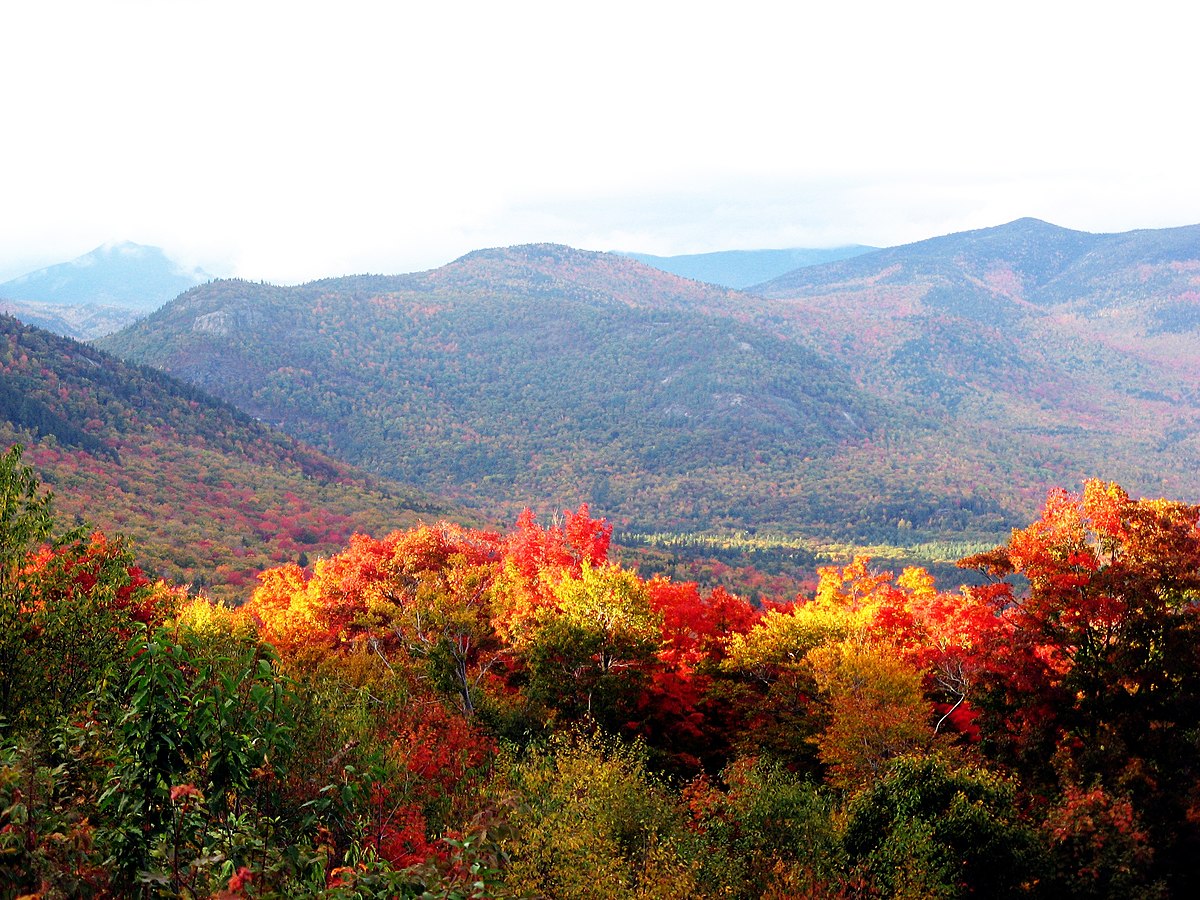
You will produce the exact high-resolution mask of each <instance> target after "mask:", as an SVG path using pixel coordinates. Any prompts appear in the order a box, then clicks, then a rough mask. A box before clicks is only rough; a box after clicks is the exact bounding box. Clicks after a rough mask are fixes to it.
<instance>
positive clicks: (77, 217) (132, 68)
mask: <svg viewBox="0 0 1200 900" xmlns="http://www.w3.org/2000/svg"><path fill="white" fill-rule="evenodd" d="M1189 6H1190V5H1189V4H1183V3H1181V2H1156V0H1150V2H1147V0H1142V2H1140V3H1138V4H1134V3H1130V2H1122V3H1111V4H1110V3H1104V2H1096V0H1092V2H1086V3H1074V2H1056V0H1038V2H1025V0H1009V2H1004V3H967V2H962V0H955V2H920V0H909V2H906V3H900V2H896V0H887V2H875V0H866V2H857V3H856V2H850V0H846V2H839V3H833V2H824V3H820V4H807V3H802V2H801V3H797V2H792V3H785V2H781V0H776V2H770V3H766V2H757V0H738V2H727V3H723V4H719V5H718V4H706V3H703V2H697V0H691V2H681V3H674V2H670V3H666V2H654V0H639V2H625V0H605V2H597V3H569V2H563V0H555V2H546V3H533V2H520V0H504V2H498V0H488V2H469V3H455V2H448V0H442V2H440V3H435V2H420V3H418V2H412V3H405V2H399V0H397V2H378V3H366V2H353V0H338V2H332V0H329V2H322V3H313V4H307V3H303V2H297V0H292V2H286V3H275V2H257V0H236V2H225V0H203V2H191V0H86V2H54V0H37V2H32V0H30V2H22V3H5V4H4V5H3V10H2V11H0V35H2V38H0V41H2V49H0V85H3V88H2V93H0V98H2V105H0V121H2V122H3V132H2V133H0V279H2V278H6V277H12V276H14V275H17V274H21V273H23V272H25V271H28V270H31V269H34V268H38V267H40V266H42V265H46V264H49V263H54V262H60V261H63V260H65V259H69V258H72V257H75V256H78V255H81V254H83V253H86V252H87V251H89V250H91V249H92V248H94V247H95V246H97V245H98V244H101V243H104V242H106V241H113V240H131V241H135V242H138V243H143V244H154V245H158V246H161V247H164V248H165V249H167V250H168V252H170V253H172V254H173V255H175V256H178V257H180V258H182V259H184V260H186V261H188V262H191V263H199V264H201V265H203V266H205V267H206V268H208V269H209V270H210V271H212V272H215V273H217V274H237V275H240V276H243V277H247V278H252V279H265V280H268V281H275V282H296V281H302V280H307V279H311V278H315V277H320V276H328V275H339V274H345V273H354V272H388V273H391V272H407V271H416V270H420V269H427V268H432V267H435V266H438V265H442V264H443V263H446V262H448V261H450V260H451V259H454V258H455V257H457V256H460V255H461V254H463V253H466V252H468V251H470V250H473V249H477V248H479V247H486V246H499V245H507V244H516V243H525V242H530V241H555V242H561V243H567V244H571V245H573V246H577V247H584V248H589V249H597V250H611V249H623V250H640V251H645V252H650V253H659V254H673V253H695V252H705V251H709V250H718V249H736V248H759V247H793V246H800V247H828V246H836V245H840V244H846V243H863V244H874V245H880V246H884V245H892V244H898V243H905V242H908V241H913V240H919V239H922V238H926V237H931V236H934V235H937V234H944V233H947V232H951V231H959V230H963V229H968V228H978V227H985V226H989V225H998V224H1001V223H1003V222H1007V221H1010V220H1012V219H1015V218H1019V217H1021V216H1036V217H1038V218H1042V219H1046V220H1048V221H1051V222H1054V223H1056V224H1058V225H1063V226H1066V227H1070V228H1077V229H1082V230H1087V231H1122V230H1128V229H1133V228H1143V227H1145V228H1157V227H1166V226H1173V225H1186V224H1193V223H1196V222H1200V165H1198V164H1197V162H1196V161H1197V158H1198V151H1197V138H1198V137H1200V119H1198V118H1197V116H1196V88H1197V82H1198V78H1197V70H1196V50H1195V39H1196V35H1197V33H1198V29H1197V26H1198V25H1200V13H1197V12H1192V11H1189Z"/></svg>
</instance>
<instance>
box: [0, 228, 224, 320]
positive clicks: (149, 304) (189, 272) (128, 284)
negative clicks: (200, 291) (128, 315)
mask: <svg viewBox="0 0 1200 900" xmlns="http://www.w3.org/2000/svg"><path fill="white" fill-rule="evenodd" d="M211 280H212V276H211V275H209V274H208V273H207V272H205V271H203V270H202V269H199V268H195V267H188V266H185V265H183V264H182V263H180V262H178V261H177V260H174V259H172V258H171V257H169V256H168V255H167V254H166V253H165V252H164V251H163V250H162V249H161V248H159V247H151V246H147V245H145V244H135V243H134V242H132V241H110V242H108V243H105V244H101V245H100V246H99V247H97V248H95V249H94V250H92V251H91V252H90V253H85V254H84V255H83V256H79V257H77V258H75V259H72V260H68V261H67V262H63V263H59V264H57V265H53V266H47V267H46V268H44V269H38V270H37V271H35V272H29V273H27V274H25V275H21V276H20V277H18V278H14V279H12V280H11V281H7V282H4V283H3V284H0V297H4V298H6V299H9V300H23V301H31V302H35V303H46V304H51V305H56V306H83V305H97V304H98V305H103V306H114V307H122V308H125V309H132V310H136V311H139V312H150V311H151V310H154V309H157V308H158V307H159V306H162V305H163V304H164V303H166V302H167V301H168V300H172V299H174V298H175V297H177V296H178V295H179V294H181V293H183V292H184V291H186V290H187V289H188V288H191V287H195V286H196V285H197V284H203V283H204V282H206V281H211Z"/></svg>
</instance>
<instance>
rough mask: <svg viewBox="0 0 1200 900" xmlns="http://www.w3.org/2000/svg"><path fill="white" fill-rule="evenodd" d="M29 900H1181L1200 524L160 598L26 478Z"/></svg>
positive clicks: (348, 555) (600, 558)
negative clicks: (664, 570) (763, 568)
mask: <svg viewBox="0 0 1200 900" xmlns="http://www.w3.org/2000/svg"><path fill="white" fill-rule="evenodd" d="M0 501H2V504H3V505H2V509H0V672H2V673H3V682H2V685H0V897H5V898H7V897H19V896H28V895H34V896H40V897H45V898H51V897H205V898H208V897H213V898H215V897H222V898H239V897H246V898H249V897H255V898H258V897H262V898H267V897H326V898H342V897H344V898H350V897H381V898H382V897H442V898H452V897H453V898H466V897H475V898H484V897H495V898H502V897H513V898H518V897H520V898H538V897H545V898H563V900H567V898H617V897H629V898H664V900H665V898H704V897H712V898H717V897H722V898H758V897H769V898H785V897H802V896H815V897H847V898H849V897H922V898H925V897H947V898H949V897H968V896H979V897H1011V896H1030V897H1039V896H1064V895H1065V896H1072V897H1167V896H1190V892H1191V890H1192V889H1194V886H1195V884H1196V883H1197V879H1198V878H1200V870H1198V866H1200V854H1198V853H1197V851H1198V850H1200V846H1198V843H1197V842H1198V839H1200V826H1198V823H1200V791H1198V787H1197V786H1198V785H1200V779H1198V775H1200V769H1198V768H1197V767H1198V764H1200V659H1198V658H1197V656H1198V654H1200V641H1198V640H1197V638H1198V637H1200V635H1198V634H1197V629H1198V628H1200V506H1195V505H1189V504H1185V503H1180V502H1174V501H1169V500H1138V499H1133V498H1131V497H1129V496H1128V495H1127V494H1126V493H1125V492H1124V491H1123V490H1122V489H1121V488H1120V487H1118V486H1117V485H1115V484H1112V483H1109V482H1102V481H1090V482H1088V483H1087V484H1086V486H1085V487H1084V489H1083V490H1082V492H1080V493H1079V494H1077V495H1075V494H1069V493H1066V492H1063V491H1057V490H1056V491H1053V492H1051V493H1050V494H1049V496H1048V497H1047V498H1046V499H1045V502H1044V505H1043V507H1042V510H1041V513H1040V515H1039V516H1038V517H1037V518H1036V519H1035V520H1033V521H1032V522H1031V523H1030V524H1028V525H1026V526H1025V527H1023V528H1019V529H1016V530H1014V531H1013V532H1012V534H1011V537H1010V538H1009V539H1008V540H1007V541H1006V542H1005V543H1003V544H1001V545H1000V546H997V547H994V548H992V549H989V550H985V551H982V552H979V553H975V554H973V555H971V556H969V557H967V558H965V559H963V560H962V561H961V563H960V565H961V566H963V567H965V568H968V569H971V570H974V571H976V572H978V573H979V576H980V579H979V583H978V584H977V585H976V586H973V587H972V586H969V587H965V588H961V589H957V590H945V589H941V588H939V586H938V584H937V583H936V582H935V580H934V578H933V577H932V576H930V574H929V573H928V572H926V571H924V570H922V569H919V568H908V569H905V570H904V571H903V572H902V573H901V574H899V575H893V574H891V573H889V572H885V571H882V570H879V569H877V568H876V567H875V566H874V565H873V564H872V562H871V561H870V560H869V559H867V558H858V559H855V560H853V561H851V562H849V563H847V564H845V565H840V566H827V567H823V568H822V569H821V570H820V573H819V581H818V583H817V584H816V586H815V589H814V590H813V591H811V592H806V593H803V594H801V595H799V596H778V597H775V598H763V599H762V600H761V601H760V602H759V603H757V604H751V603H749V602H747V601H746V600H743V599H741V598H740V597H738V596H737V595H735V594H732V593H729V592H727V591H725V590H724V589H721V588H715V589H712V590H701V589H700V588H698V586H697V585H696V584H694V583H691V582H688V581H685V580H675V579H672V578H668V577H666V576H665V575H661V574H659V575H653V574H641V573H638V572H636V571H634V570H632V569H630V568H627V567H625V566H622V565H620V564H618V563H616V562H614V561H613V560H612V558H611V557H610V552H609V543H610V538H611V527H610V526H609V525H608V524H607V523H606V522H604V521H603V520H600V519H596V518H594V517H593V516H592V515H591V514H590V512H589V510H588V509H587V508H586V507H581V508H579V509H577V510H576V511H574V512H571V511H568V512H564V513H563V514H562V515H561V516H559V517H558V518H556V519H555V520H554V521H552V522H550V523H548V524H542V523H539V522H538V521H537V520H536V519H535V517H534V516H533V515H532V514H530V513H528V512H527V513H523V514H521V515H520V516H519V517H518V518H517V519H516V521H515V523H514V524H513V525H512V526H511V527H510V528H509V529H507V530H506V531H504V532H498V531H491V530H484V529H478V528H471V527H466V526H463V525H458V524H452V523H448V522H442V521H439V522H433V523H427V524H423V525H417V526H413V527H409V528H407V529H405V530H398V531H394V532H392V533H390V534H387V535H386V536H382V537H370V536H367V535H365V534H358V535H355V536H354V537H352V538H351V539H349V541H348V542H347V543H346V545H345V546H344V547H343V548H342V549H341V550H340V551H339V552H336V553H332V554H330V555H328V556H324V557H322V558H319V559H317V560H315V561H314V562H312V563H311V564H310V565H307V566H301V565H298V564H297V563H295V562H287V563H284V564H282V565H277V566H274V567H271V568H267V569H265V570H264V571H262V572H261V573H260V574H259V575H258V578H257V586H256V587H254V588H253V590H252V591H251V592H249V596H248V597H246V600H245V602H244V603H243V604H242V605H241V606H239V607H236V608H233V607H230V606H227V605H224V604H221V603H216V602H212V601H211V600H209V599H207V598H205V597H204V596H202V595H195V594H189V593H187V592H185V591H182V590H180V589H178V588H175V587H172V586H170V585H169V584H167V583H166V582H161V581H157V582H156V581H153V580H152V579H150V578H148V577H147V576H146V575H145V573H144V571H143V569H142V567H141V566H140V565H139V560H138V556H137V553H138V550H137V547H136V546H131V545H130V544H129V543H128V542H127V541H126V540H125V539H124V538H122V537H120V536H119V535H117V534H108V535H106V534H104V533H102V532H99V531H96V530H93V529H91V528H89V527H86V526H82V525H72V524H71V523H68V522H64V521H63V520H62V517H61V516H58V515H57V514H56V512H55V502H56V498H54V497H52V496H51V494H50V493H49V492H48V491H47V490H46V489H45V488H44V487H43V486H41V485H40V484H39V479H38V476H37V473H36V472H35V470H34V469H32V468H31V467H30V466H29V465H28V464H27V463H26V462H25V460H24V459H23V456H22V453H21V451H20V448H17V447H14V448H13V449H11V450H9V451H8V452H7V453H6V454H5V455H4V456H3V457H2V458H0Z"/></svg>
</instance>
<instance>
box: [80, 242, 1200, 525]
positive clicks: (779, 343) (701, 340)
mask: <svg viewBox="0 0 1200 900" xmlns="http://www.w3.org/2000/svg"><path fill="white" fill-rule="evenodd" d="M1193 238H1194V231H1193V230H1189V229H1176V230H1171V231H1166V232H1144V233H1132V234H1130V235H1110V236H1105V235H1087V234H1082V233H1079V232H1071V231H1067V230H1066V229H1060V228H1056V227H1055V226H1052V225H1048V224H1046V223H1043V222H1037V221H1035V220H1021V221H1019V222H1014V223H1011V224H1010V225H1007V226H1001V227H999V228H995V229H985V230H984V231H980V232H969V233H965V234H962V235H948V236H945V237H942V238H936V239H933V240H931V241H926V242H921V243H919V244H914V245H910V246H908V247H901V248H892V249H889V250H882V251H878V252H875V253H869V254H865V255H862V256H859V257H856V258H854V259H850V260H844V261H841V262H836V263H831V264H828V265H822V266H815V267H811V268H805V269H801V270H799V271H797V272H795V273H793V274H792V275H790V276H788V277H787V278H784V279H779V280H777V281H774V282H770V283H768V284H766V285H763V286H761V287H760V288H758V291H759V295H758V296H753V295H750V294H747V293H739V292H736V291H730V290H725V289H721V288H717V287H714V286H712V285H707V284H701V283H698V282H694V281H690V280H686V279H682V278H678V277H675V276H672V275H670V274H668V273H665V272H662V271H659V270H655V269H652V268H649V267H646V266H644V265H641V264H639V263H637V262H636V261H633V260H630V259H627V258H623V257H620V256H616V255H613V254H600V253H590V252H583V251H577V250H572V249H570V248H567V247H561V246H555V245H531V246H523V247H512V248H506V249H495V250H484V251H478V252H476V253H472V254H469V255H467V256H465V257H463V258H462V259H460V260H458V261H456V262H454V263H451V264H449V265H447V266H444V267H442V268H440V269H436V270H433V271H430V272H424V273H417V274H412V275H403V276H393V277H384V276H361V277H353V278H339V279H329V280H325V281H319V282H313V283H311V284H307V285H303V286H300V287H295V288H282V287H274V286H271V285H264V284H249V283H245V282H236V281H223V282H214V283H211V284H208V285H203V286H200V287H198V288H195V289H193V290H191V291H188V292H187V293H185V294H183V295H182V296H180V297H179V298H177V299H176V300H175V301H173V302H172V303H170V304H168V305H167V306H166V307H164V308H163V309H162V310H160V311H159V312H157V313H156V314H154V315H153V316H151V317H149V318H148V319H146V320H144V321H143V322H141V323H138V324H137V325H135V326H133V327H131V328H129V329H127V330H125V331H123V332H121V333H120V334H118V335H115V336H113V337H111V338H109V339H106V340H105V341H104V343H103V346H105V347H107V348H109V349H111V350H113V351H114V352H116V353H118V354H121V355H124V356H127V357H129V358H131V359H136V360H139V361H141V362H145V363H148V364H150V365H153V366H156V367H158V368H162V369H164V370H166V371H169V372H172V373H174V374H176V375H178V376H180V377H182V378H184V379H186V380H188V381H191V382H193V383H196V384H198V385H200V386H202V387H204V388H205V389H207V390H210V391H212V392H213V393H215V394H217V395H219V396H222V397H224V398H225V399H227V400H229V401H230V402H232V403H234V404H236V405H238V406H239V407H241V408H243V409H246V410H248V411H250V412H251V413H252V414H253V415H255V416H258V417H260V418H262V419H264V420H266V421H269V422H271V423H274V424H277V425H279V426H280V427H281V428H283V429H284V430H286V431H288V432H289V433H291V434H294V435H296V436H298V437H301V438H302V439H304V440H307V441H311V442H312V443H313V444H315V445H316V446H318V447H320V448H321V449H322V450H324V451H326V452H329V453H331V454H334V455H337V456H340V457H342V458H345V459H347V460H349V461H351V462H353V463H356V464H359V465H362V466H364V467H366V468H368V469H371V470H373V471H376V472H380V473H383V474H386V475H389V476H392V477H395V478H398V479H400V480H403V481H407V482H413V483H419V484H422V485H427V486H429V487H430V488H431V489H433V490H436V491H438V492H439V493H442V494H445V495H447V496H450V497H453V498H456V499H458V500H460V501H462V502H464V503H468V504H471V505H474V506H476V507H477V508H479V509H482V510H486V511H487V512H488V513H489V514H491V515H493V516H496V517H497V518H500V519H505V518H511V516H512V515H513V514H515V513H516V512H517V511H518V510H519V509H520V508H521V507H523V506H525V505H527V504H532V505H534V506H535V507H539V508H541V509H543V510H549V509H554V508H557V509H562V508H564V507H572V508H573V507H575V506H577V505H578V504H579V503H580V502H583V501H588V502H591V503H592V504H593V508H594V509H595V510H596V511H597V512H599V513H601V514H603V515H606V516H608V517H610V518H612V519H613V520H614V522H615V523H616V524H617V526H618V530H619V533H620V532H624V533H629V532H631V531H676V532H679V531H721V530H725V531H733V530H751V531H752V530H755V529H757V530H758V531H759V532H760V533H781V532H782V533H787V534H807V535H810V536H819V537H827V538H831V539H834V540H838V541H844V542H859V543H862V542H885V543H892V544H902V545H912V544H915V543H918V542H920V541H928V540H939V539H942V538H945V537H947V536H949V535H951V534H953V535H954V536H955V538H956V539H967V540H970V539H983V540H988V539H994V538H996V537H999V536H1002V535H1003V533H1005V532H1006V531H1007V529H1008V528H1010V527H1011V526H1012V525H1014V524H1017V523H1018V522H1020V521H1021V520H1022V519H1023V518H1025V517H1027V516H1028V515H1029V514H1030V513H1031V512H1032V510H1034V509H1035V508H1036V506H1037V504H1038V503H1039V502H1040V499H1041V498H1042V497H1043V496H1044V493H1045V490H1046V488H1047V487H1050V486H1054V485H1066V486H1068V487H1073V486H1077V485H1078V484H1080V483H1081V482H1082V480H1083V479H1084V478H1086V477H1090V476H1099V477H1104V478H1111V479H1114V480H1120V481H1122V482H1123V483H1125V484H1129V485H1130V486H1131V488H1132V489H1133V490H1136V491H1139V492H1144V493H1164V492H1166V493H1173V494H1176V495H1179V496H1185V497H1187V496H1196V495H1197V494H1200V484H1198V483H1197V482H1198V481H1200V476H1197V474H1196V473H1197V471H1200V465H1197V463H1198V462H1200V446H1198V443H1197V437H1196V435H1197V432H1198V431H1200V427H1198V425H1200V403H1198V402H1197V394H1196V389H1195V387H1194V385H1195V383H1196V380H1195V378H1194V377H1192V376H1193V375H1194V374H1195V370H1196V367H1197V365H1198V364H1197V362H1196V352H1195V349H1194V347H1195V342H1194V340H1193V338H1194V334H1192V333H1190V332H1189V330H1188V329H1189V328H1190V327H1191V326H1189V324H1188V323H1189V321H1190V320H1189V318H1188V316H1189V314H1190V313H1189V310H1191V309H1193V307H1194V299H1191V298H1192V297H1193V295H1194V282H1195V279H1196V275H1197V271H1200V260H1197V259H1194V257H1196V255H1197V254H1196V252H1195V247H1196V244H1195V241H1194V239H1193ZM1189 254H1191V255H1190V256H1189ZM1189 284H1190V285H1193V286H1192V287H1191V288H1189V287H1188V285H1189ZM1188 290H1192V291H1193V294H1189V293H1188ZM1138 292H1140V293H1138ZM1063 298H1067V299H1063ZM1189 304H1191V305H1189Z"/></svg>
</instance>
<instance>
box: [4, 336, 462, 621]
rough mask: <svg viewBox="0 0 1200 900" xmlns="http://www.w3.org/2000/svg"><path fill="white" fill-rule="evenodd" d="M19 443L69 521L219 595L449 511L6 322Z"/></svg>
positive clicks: (182, 389)
mask: <svg viewBox="0 0 1200 900" xmlns="http://www.w3.org/2000/svg"><path fill="white" fill-rule="evenodd" d="M12 443H22V444H25V445H26V447H27V451H26V456H25V458H26V461H27V462H29V463H31V464H33V465H35V466H36V468H37V469H38V471H39V473H40V474H41V476H42V478H43V479H44V480H45V482H46V483H47V484H48V485H50V486H51V487H52V488H54V489H55V491H56V493H57V494H58V496H59V500H58V504H59V508H60V509H62V510H63V511H64V512H65V513H67V514H68V515H71V516H74V517H76V518H81V519H86V520H87V521H89V522H90V523H92V524H95V525H97V526H100V527H102V528H104V529H105V530H106V531H109V532H110V533H117V532H121V533H124V534H127V535H129V536H131V537H132V538H133V539H134V541H135V543H136V544H137V549H138V555H139V558H141V559H142V560H143V561H144V563H145V564H147V565H148V568H149V570H150V574H151V575H155V576H157V575H163V576H167V577H169V578H171V579H174V580H176V581H180V582H182V583H184V584H195V585H197V586H200V585H203V586H206V587H207V588H208V589H209V590H210V591H211V592H212V593H213V594H214V595H215V596H219V597H220V596H224V597H231V598H232V597H239V596H240V597H244V596H245V594H246V593H248V591H249V587H250V586H251V585H252V584H253V576H254V574H256V573H257V572H258V571H260V570H261V569H262V568H263V567H264V566H265V565H270V564H272V563H278V562H285V561H289V560H291V561H295V560H296V559H298V558H299V557H300V556H301V554H305V555H307V556H310V557H313V558H315V557H316V556H317V555H319V554H323V553H328V552H330V551H331V550H334V549H336V548H338V547H340V546H342V545H344V544H345V542H346V541H347V540H348V539H349V537H350V535H351V534H352V533H354V532H355V531H369V532H371V533H382V532H385V531H387V530H390V529H392V528H395V527H402V526H407V525H411V524H412V523H414V522H415V521H417V520H418V518H419V517H422V516H430V517H436V516H442V515H445V514H446V513H447V509H446V507H445V506H444V505H438V504H435V503H433V502H432V501H431V500H430V499H429V498H427V497H424V496H422V495H421V494H419V493H418V492H417V491H414V490H412V489H409V488H402V487H400V486H398V485H395V484H393V483H391V482H387V481H384V480H382V479H377V478H368V477H367V476H365V475H364V474H363V473H361V472H357V471H355V470H354V469H352V468H351V467H349V466H347V465H345V464H344V463H341V462H337V461H335V460H333V459H330V458H329V457H328V456H326V455H324V454H322V453H319V452H317V451H314V450H312V449H311V448H309V447H306V446H304V445H303V444H301V443H299V442H298V441H296V440H295V439H293V438H291V437H288V436H286V435H283V434H281V433H279V432H276V431H273V430H271V429H270V428H268V427H266V426H265V425H263V424H261V423H259V422H256V421H254V420H253V419H251V418H250V417H249V416H247V415H245V414H244V413H242V412H240V411H238V410H236V409H234V408H233V407H232V406H230V405H229V404H227V403H224V402H221V401H218V400H214V399H212V398H211V397H209V396H208V395H206V394H204V393H202V392H201V391H199V390H197V389H196V388H194V387H192V386H189V385H186V384H183V383H182V382H179V381H177V380H176V379H174V378H171V377H169V376H167V375H164V374H162V373H160V372H156V371H154V370H152V369H149V368H145V367H141V366H132V365H128V364H125V363H122V362H120V361H119V360H117V359H115V358H114V357H111V356H109V355H108V354H106V353H102V352H100V351H98V350H96V349H94V348H91V347H88V346H86V345H83V344H79V343H76V342H74V341H71V340H68V339H66V338H60V337H58V336H56V335H52V334H50V333H48V332H45V331H42V330H40V329H37V328H33V327H30V326H26V325H22V324H21V323H19V322H18V321H16V320H15V319H13V318H10V317H8V316H0V447H2V448H5V449H7V447H8V446H9V445H10V444H12Z"/></svg>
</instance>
